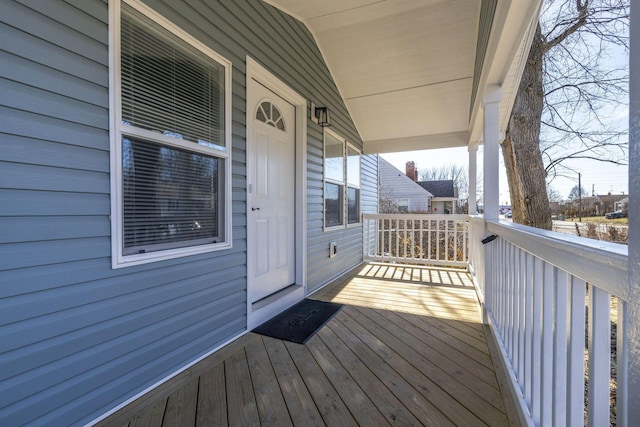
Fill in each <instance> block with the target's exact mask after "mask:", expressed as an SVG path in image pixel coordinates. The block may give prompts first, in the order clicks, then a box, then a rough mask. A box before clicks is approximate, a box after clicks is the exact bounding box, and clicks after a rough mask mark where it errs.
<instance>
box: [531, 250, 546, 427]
mask: <svg viewBox="0 0 640 427" xmlns="http://www.w3.org/2000/svg"><path fill="white" fill-rule="evenodd" d="M533 268H534V270H533V355H532V361H531V362H532V372H533V378H532V380H533V381H532V389H531V390H532V393H531V395H532V402H531V416H532V418H533V423H534V424H535V425H540V418H541V416H542V399H541V398H540V395H541V393H540V392H541V389H542V376H541V375H540V374H539V373H540V372H542V288H543V286H542V284H543V282H544V277H543V271H544V268H543V261H542V260H541V259H540V258H534V267H533Z"/></svg>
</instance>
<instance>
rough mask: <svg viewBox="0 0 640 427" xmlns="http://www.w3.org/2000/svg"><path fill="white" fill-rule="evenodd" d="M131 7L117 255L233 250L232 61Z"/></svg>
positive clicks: (124, 63)
mask: <svg viewBox="0 0 640 427" xmlns="http://www.w3.org/2000/svg"><path fill="white" fill-rule="evenodd" d="M133 5H134V6H136V7H132V6H130V5H128V4H126V3H124V2H123V3H122V4H121V9H120V17H119V18H120V40H119V42H120V43H119V47H120V50H119V52H120V54H119V59H120V60H119V67H116V70H115V72H117V73H118V78H117V79H115V80H112V81H116V82H118V83H119V85H118V87H117V88H116V90H118V91H119V95H120V96H119V98H116V99H119V100H120V105H119V109H118V111H119V112H120V116H119V118H116V119H115V120H114V122H115V124H116V127H117V128H118V132H117V134H116V138H115V140H116V141H115V143H116V144H119V147H117V148H118V149H117V150H115V151H116V152H118V153H119V158H117V159H116V161H117V162H118V163H119V167H118V168H116V170H117V171H118V174H117V175H118V176H116V180H117V181H116V182H117V185H116V189H117V191H118V192H119V195H118V197H117V198H116V200H117V201H118V206H117V207H116V208H115V209H113V210H114V211H115V213H116V215H117V216H118V218H117V223H118V233H119V235H118V241H119V245H118V246H119V247H118V248H117V249H118V253H117V255H118V257H119V259H121V260H123V263H126V262H128V261H127V258H134V259H135V260H137V261H140V262H148V261H153V260H155V259H166V258H169V257H173V256H183V255H187V254H192V253H198V252H204V251H207V250H215V246H216V245H218V244H220V243H226V245H225V246H226V247H228V246H230V244H229V242H225V237H226V236H227V234H226V233H225V231H226V230H225V227H226V225H225V224H226V222H225V216H226V213H227V211H228V209H229V207H228V206H225V203H226V200H227V197H226V193H227V192H228V191H229V190H228V187H227V185H226V184H227V183H226V180H227V179H226V176H227V174H226V168H227V167H228V165H227V163H228V160H229V154H228V149H227V141H226V135H227V132H226V129H225V128H226V123H227V117H225V112H226V111H227V108H226V103H227V102H229V101H230V100H228V99H225V98H226V96H225V95H226V93H227V85H228V84H229V81H228V80H229V79H228V68H230V64H229V63H227V62H225V61H226V60H225V61H219V60H218V59H219V58H220V57H218V56H215V57H214V56H212V55H210V54H207V52H206V49H203V48H202V46H201V45H199V46H198V47H194V44H197V43H199V42H195V41H192V40H191V38H190V36H188V35H185V34H186V33H184V32H182V31H181V30H179V29H176V28H175V27H174V26H173V24H171V23H170V22H168V21H162V22H160V21H159V20H163V19H164V18H162V17H158V16H157V15H155V13H154V12H152V11H150V10H147V9H146V6H144V5H138V4H137V3H135V2H134V3H133ZM194 247H195V248H200V249H197V250H196V251H194V250H193V248H194ZM188 248H191V250H189V251H186V252H185V249H188ZM138 263H139V262H138Z"/></svg>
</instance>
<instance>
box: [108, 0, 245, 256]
mask: <svg viewBox="0 0 640 427" xmlns="http://www.w3.org/2000/svg"><path fill="white" fill-rule="evenodd" d="M122 1H124V2H125V3H127V4H128V5H129V6H131V7H132V8H134V9H136V10H137V11H138V12H140V13H142V14H143V15H145V16H146V17H148V18H149V19H151V20H153V21H154V22H155V23H157V24H158V25H159V26H161V27H162V28H164V29H166V30H168V31H170V32H171V33H173V34H174V35H176V36H177V37H179V38H180V39H182V40H183V41H184V42H185V43H187V44H189V45H191V46H192V47H194V48H196V49H198V50H200V51H201V52H202V53H204V54H205V55H207V56H208V57H210V58H211V59H213V60H214V61H216V62H217V63H219V64H220V65H221V66H222V67H223V68H224V78H225V92H224V93H225V106H224V111H225V122H224V124H225V134H224V138H225V147H224V150H222V149H219V150H217V149H211V148H204V147H198V146H197V145H196V144H194V145H193V146H189V147H188V149H189V150H190V151H195V152H201V153H206V154H208V155H215V156H216V157H218V158H220V159H221V160H222V161H224V166H225V167H224V170H225V175H224V184H223V185H224V187H223V188H224V201H223V202H222V203H223V204H224V206H223V214H224V217H223V218H224V220H223V223H222V227H223V228H224V235H223V238H224V240H223V241H222V242H220V243H212V244H207V245H198V246H192V247H185V248H176V249H168V250H164V251H157V252H149V253H144V254H135V255H126V256H125V255H123V247H122V245H123V238H122V232H123V214H122V212H123V194H122V191H121V188H122V142H121V141H122V136H123V135H128V136H138V137H142V138H143V139H145V140H149V141H153V142H159V143H162V144H166V145H171V146H177V147H181V148H183V149H184V148H185V147H184V145H180V141H179V140H176V139H175V138H172V137H169V136H164V135H162V134H157V133H155V132H147V131H145V130H143V129H136V131H135V133H133V132H131V131H129V132H127V131H126V129H122V126H121V124H122V109H121V108H122V107H121V106H122V99H121V82H120V28H121V26H120V16H121V1H119V0H112V1H110V2H109V124H110V126H109V138H110V161H111V167H110V172H111V180H110V181H111V265H112V268H121V267H126V266H133V265H140V264H146V263H150V262H157V261H163V260H168V259H173V258H178V257H184V256H190V255H196V254H202V253H206V252H213V251H218V250H224V249H230V248H231V247H232V245H233V240H232V239H233V238H232V222H231V217H232V214H233V212H232V188H231V178H232V174H231V166H232V160H231V151H232V147H231V144H232V140H231V99H232V98H231V96H232V94H231V69H232V64H231V61H229V60H227V59H226V58H224V57H223V56H221V55H219V54H217V53H216V52H214V51H213V50H212V49H211V48H209V47H208V46H206V45H205V44H204V43H202V42H200V41H199V40H197V39H195V38H194V37H193V36H191V35H190V34H189V33H187V32H186V31H184V30H182V29H181V28H179V27H178V26H176V25H175V24H174V23H173V22H171V21H169V20H168V19H166V18H165V17H164V16H162V15H160V14H159V13H157V12H156V11H154V10H153V9H151V8H149V7H148V6H146V5H144V4H142V3H140V2H139V1H137V0H122Z"/></svg>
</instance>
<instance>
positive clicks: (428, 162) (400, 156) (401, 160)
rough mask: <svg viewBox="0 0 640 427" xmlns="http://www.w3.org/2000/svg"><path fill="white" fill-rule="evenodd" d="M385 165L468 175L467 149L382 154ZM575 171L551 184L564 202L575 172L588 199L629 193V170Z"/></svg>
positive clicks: (576, 164) (575, 165) (582, 163)
mask: <svg viewBox="0 0 640 427" xmlns="http://www.w3.org/2000/svg"><path fill="white" fill-rule="evenodd" d="M482 155H483V152H482V146H480V148H479V150H478V153H477V156H478V157H477V158H478V161H477V162H478V172H480V171H481V170H482ZM381 157H383V158H384V159H385V160H386V161H388V162H389V163H391V164H392V165H393V166H395V167H396V168H397V169H399V170H400V171H401V172H404V171H405V164H406V163H407V162H408V161H414V162H415V163H416V169H418V171H420V170H424V169H432V168H435V167H439V166H442V165H447V164H457V165H460V166H463V167H464V168H465V169H466V170H467V171H468V165H469V154H468V151H467V147H458V148H447V149H438V150H423V151H407V152H403V153H385V154H381ZM569 164H570V166H571V167H572V169H574V170H575V171H576V174H575V177H573V178H564V177H558V178H555V179H554V180H553V182H551V187H552V188H554V189H555V190H556V191H558V192H559V193H560V196H562V198H563V199H567V198H568V196H569V193H570V192H571V189H572V188H573V187H575V186H576V185H578V174H577V173H578V172H580V173H581V174H582V187H583V188H584V189H585V190H586V191H587V193H588V194H589V195H591V191H592V188H593V189H594V190H595V194H607V193H609V192H611V193H612V194H621V193H623V192H624V194H627V193H628V187H629V184H628V167H627V166H616V165H612V164H609V163H602V162H598V161H596V160H573V161H571V162H570V163H569ZM499 191H500V193H499V202H500V204H510V202H511V200H510V197H509V184H508V183H507V173H506V171H505V168H504V162H503V160H502V152H501V153H500V190H499Z"/></svg>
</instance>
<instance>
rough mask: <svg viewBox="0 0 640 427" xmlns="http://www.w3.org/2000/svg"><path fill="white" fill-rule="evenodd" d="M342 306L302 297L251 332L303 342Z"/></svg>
mask: <svg viewBox="0 0 640 427" xmlns="http://www.w3.org/2000/svg"><path fill="white" fill-rule="evenodd" d="M341 307H342V304H336V303H334V302H325V301H317V300H313V299H303V300H302V301H300V302H299V303H297V304H296V305H294V306H292V307H290V308H288V309H287V310H285V311H283V312H282V313H280V314H278V315H277V316H275V317H273V318H271V319H270V320H267V321H266V322H264V323H263V324H262V325H260V326H258V327H257V328H255V329H254V330H253V332H255V333H257V334H261V335H266V336H268V337H272V338H278V339H280V340H284V341H291V342H295V343H298V344H304V343H305V342H306V341H307V340H308V339H309V338H311V337H312V336H313V334H314V333H315V332H316V331H317V330H318V329H320V328H321V327H322V325H324V324H325V323H327V322H328V321H329V320H330V319H331V318H332V317H333V316H334V315H335V314H336V313H337V311H338V310H339V309H340V308H341Z"/></svg>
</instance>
